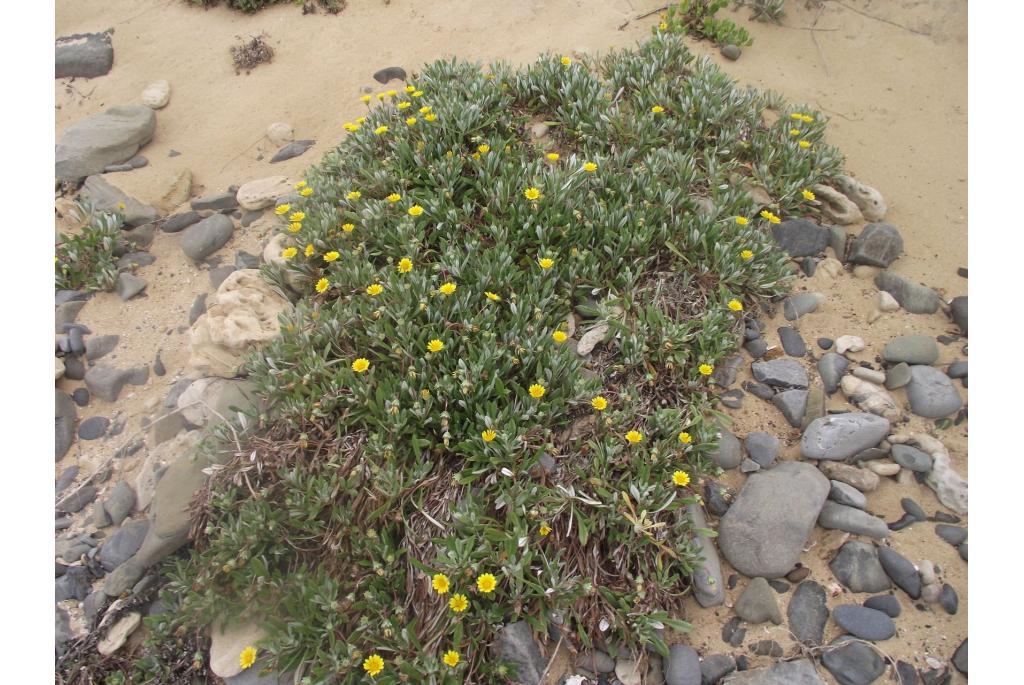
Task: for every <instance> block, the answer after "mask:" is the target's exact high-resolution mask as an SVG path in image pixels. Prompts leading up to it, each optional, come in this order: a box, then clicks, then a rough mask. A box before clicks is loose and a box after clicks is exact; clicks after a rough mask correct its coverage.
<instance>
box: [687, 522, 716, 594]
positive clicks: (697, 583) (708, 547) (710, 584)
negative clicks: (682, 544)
mask: <svg viewBox="0 0 1024 685" xmlns="http://www.w3.org/2000/svg"><path fill="white" fill-rule="evenodd" d="M686 511H687V514H688V515H689V516H690V521H691V523H692V525H693V528H694V529H707V528H708V522H707V519H706V518H704V511H703V510H702V509H701V508H700V505H699V504H697V503H696V502H694V503H693V504H689V505H687V507H686ZM693 542H694V544H695V545H696V546H697V547H699V548H700V552H701V559H702V561H701V563H700V565H699V566H698V567H697V568H695V569H694V570H693V573H692V575H691V577H690V582H691V583H692V585H693V596H694V599H696V600H697V603H698V604H700V605H701V606H702V607H712V606H719V605H720V604H722V603H724V602H725V582H724V581H723V578H722V565H721V562H720V560H719V559H718V551H717V549H716V548H715V543H714V542H712V540H711V538H709V537H707V536H704V535H699V534H694V537H693Z"/></svg>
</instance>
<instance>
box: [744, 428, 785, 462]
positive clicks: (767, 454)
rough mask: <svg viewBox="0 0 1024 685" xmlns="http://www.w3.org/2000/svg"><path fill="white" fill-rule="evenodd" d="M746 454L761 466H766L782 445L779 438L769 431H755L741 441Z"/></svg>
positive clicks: (772, 460)
mask: <svg viewBox="0 0 1024 685" xmlns="http://www.w3.org/2000/svg"><path fill="white" fill-rule="evenodd" d="M743 444H744V446H745V447H746V449H747V454H748V455H750V458H751V459H753V460H754V461H755V462H757V464H758V465H759V466H761V467H762V468H768V467H769V466H771V465H772V464H773V463H775V460H776V459H777V458H778V456H779V452H780V451H781V449H782V447H781V446H780V444H779V439H778V438H776V437H775V436H774V435H771V434H770V433H765V432H763V431H755V432H753V433H750V434H749V435H747V437H746V439H744V441H743Z"/></svg>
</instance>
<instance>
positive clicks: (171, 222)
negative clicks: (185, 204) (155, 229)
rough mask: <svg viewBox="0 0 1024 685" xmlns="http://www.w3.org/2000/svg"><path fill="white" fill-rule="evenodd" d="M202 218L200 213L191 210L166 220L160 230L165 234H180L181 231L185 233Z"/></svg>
mask: <svg viewBox="0 0 1024 685" xmlns="http://www.w3.org/2000/svg"><path fill="white" fill-rule="evenodd" d="M202 218H203V215H202V214H200V213H199V212H197V211H195V210H189V211H187V212H182V213H180V214H175V215H173V216H169V217H167V218H166V219H164V221H163V223H161V224H160V230H161V231H163V232H164V233H178V232H179V231H184V230H185V229H186V228H188V227H189V226H191V225H192V224H194V223H197V222H198V221H200V220H201V219H202Z"/></svg>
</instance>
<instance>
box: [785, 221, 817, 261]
mask: <svg viewBox="0 0 1024 685" xmlns="http://www.w3.org/2000/svg"><path fill="white" fill-rule="evenodd" d="M772 236H773V237H774V238H775V242H777V243H778V244H779V247H780V248H782V249H783V250H785V251H786V252H788V253H789V256H790V257H813V256H815V255H819V254H821V253H823V252H824V251H825V248H826V247H828V244H829V232H828V231H827V230H826V229H824V228H822V227H821V226H819V225H818V224H816V223H814V222H813V221H808V220H807V219H788V220H786V221H783V222H782V223H779V224H774V225H772Z"/></svg>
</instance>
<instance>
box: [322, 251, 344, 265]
mask: <svg viewBox="0 0 1024 685" xmlns="http://www.w3.org/2000/svg"><path fill="white" fill-rule="evenodd" d="M340 256H341V255H340V254H338V253H337V252H336V251H335V250H331V251H330V252H328V253H327V254H325V255H324V261H325V262H333V261H334V260H335V259H337V258H338V257H340Z"/></svg>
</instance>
